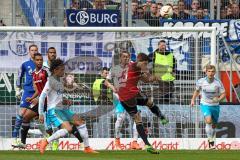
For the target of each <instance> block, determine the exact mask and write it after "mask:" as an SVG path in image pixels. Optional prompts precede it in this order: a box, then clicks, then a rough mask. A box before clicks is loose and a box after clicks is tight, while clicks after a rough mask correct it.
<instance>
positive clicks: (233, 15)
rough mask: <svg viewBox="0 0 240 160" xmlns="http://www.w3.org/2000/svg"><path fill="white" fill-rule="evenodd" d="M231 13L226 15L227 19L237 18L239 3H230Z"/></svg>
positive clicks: (239, 14) (239, 15) (238, 15)
mask: <svg viewBox="0 0 240 160" xmlns="http://www.w3.org/2000/svg"><path fill="white" fill-rule="evenodd" d="M231 11H232V12H231V14H229V15H227V17H226V18H227V19H239V18H240V12H239V5H238V4H237V3H233V4H231Z"/></svg>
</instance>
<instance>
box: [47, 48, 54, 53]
mask: <svg viewBox="0 0 240 160" xmlns="http://www.w3.org/2000/svg"><path fill="white" fill-rule="evenodd" d="M50 49H55V51H56V48H54V47H49V48H48V50H47V53H48V52H49V50H50Z"/></svg>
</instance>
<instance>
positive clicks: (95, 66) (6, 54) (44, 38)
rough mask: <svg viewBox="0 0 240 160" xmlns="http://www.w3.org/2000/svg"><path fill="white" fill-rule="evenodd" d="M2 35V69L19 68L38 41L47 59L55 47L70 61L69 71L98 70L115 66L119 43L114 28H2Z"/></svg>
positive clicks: (80, 72) (59, 54) (6, 70)
mask: <svg viewBox="0 0 240 160" xmlns="http://www.w3.org/2000/svg"><path fill="white" fill-rule="evenodd" d="M0 37H1V39H2V40H1V41H0V44H1V45H0V62H1V63H0V70H1V71H2V72H16V71H17V69H18V68H19V67H20V66H21V64H22V63H23V62H24V61H26V60H28V59H29V58H30V57H29V55H28V47H29V46H30V45H31V44H36V45H37V46H38V51H39V52H40V53H41V54H42V55H43V56H44V60H46V59H47V57H46V53H47V49H48V48H49V47H55V48H56V50H57V57H59V58H61V59H63V60H65V61H66V62H69V63H67V64H68V65H67V66H68V67H69V68H68V71H70V70H71V72H72V73H79V74H84V73H88V74H98V73H99V71H100V69H101V68H102V67H103V66H105V67H110V66H111V62H112V57H113V52H114V45H115V43H114V42H115V33H110V32H105V33H102V32H71V33H70V32H54V33H53V32H51V33H49V32H11V33H10V32H0ZM83 57H84V58H83Z"/></svg>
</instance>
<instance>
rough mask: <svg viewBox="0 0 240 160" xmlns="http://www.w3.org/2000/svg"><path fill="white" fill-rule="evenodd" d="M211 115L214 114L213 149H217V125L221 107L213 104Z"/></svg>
mask: <svg viewBox="0 0 240 160" xmlns="http://www.w3.org/2000/svg"><path fill="white" fill-rule="evenodd" d="M210 111H211V115H212V117H211V118H212V130H213V132H212V135H211V137H212V142H211V143H210V144H211V149H215V144H216V125H217V123H218V118H219V112H220V107H219V106H211V107H210Z"/></svg>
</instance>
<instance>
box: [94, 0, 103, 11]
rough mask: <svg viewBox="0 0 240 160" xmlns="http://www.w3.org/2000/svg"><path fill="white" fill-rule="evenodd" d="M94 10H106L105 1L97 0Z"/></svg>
mask: <svg viewBox="0 0 240 160" xmlns="http://www.w3.org/2000/svg"><path fill="white" fill-rule="evenodd" d="M93 8H94V9H106V3H105V0H95V1H94V2H93Z"/></svg>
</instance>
